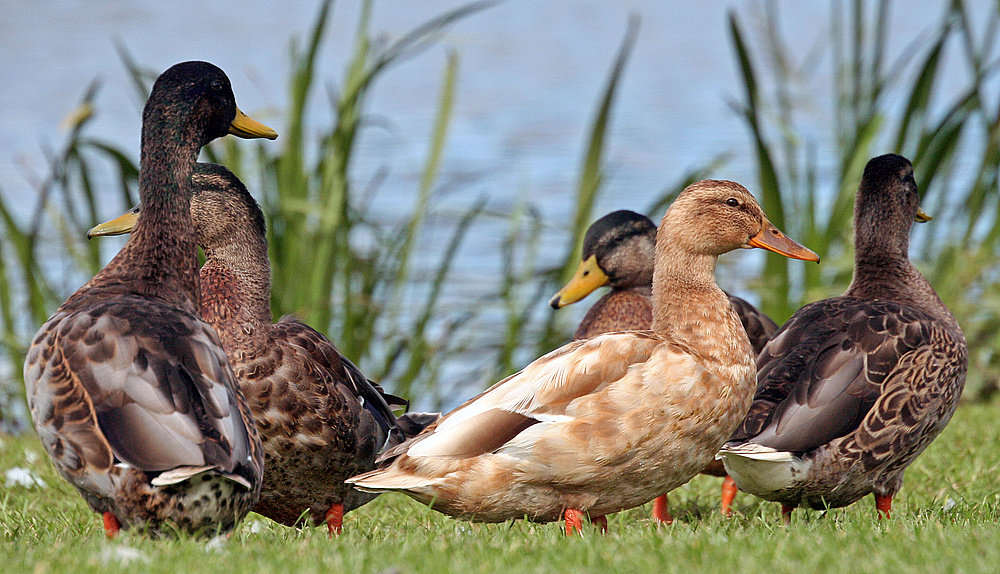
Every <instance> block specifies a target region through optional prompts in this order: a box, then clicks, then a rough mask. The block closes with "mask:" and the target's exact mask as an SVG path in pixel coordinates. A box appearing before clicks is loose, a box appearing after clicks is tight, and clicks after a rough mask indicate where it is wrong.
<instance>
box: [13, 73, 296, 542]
mask: <svg viewBox="0 0 1000 574" xmlns="http://www.w3.org/2000/svg"><path fill="white" fill-rule="evenodd" d="M226 133H233V134H235V135H239V136H241V137H269V138H274V137H276V134H275V133H274V131H273V130H271V129H270V128H268V127H266V126H264V125H262V124H259V123H257V122H255V121H253V120H251V119H249V118H247V117H246V116H245V115H243V113H242V112H240V111H239V110H238V109H237V107H236V103H235V98H234V97H233V91H232V88H231V87H230V84H229V79H228V78H227V77H226V75H225V74H224V73H223V72H222V70H220V69H218V68H216V67H215V66H213V65H211V64H208V63H205V62H185V63H181V64H177V65H176V66H173V67H172V68H170V69H169V70H167V71H166V72H164V73H163V74H162V75H161V76H160V77H159V78H158V79H157V80H156V82H155V84H154V85H153V90H152V93H151V94H150V96H149V100H148V101H147V102H146V105H145V108H144V110H143V114H142V150H141V157H140V165H141V167H140V171H139V196H140V197H141V198H142V201H143V203H144V204H145V205H147V206H148V208H147V209H146V211H144V212H143V215H142V217H141V218H140V220H139V223H138V225H137V227H136V230H135V233H134V234H133V235H132V237H131V238H130V239H129V241H128V242H127V243H126V244H125V246H124V248H122V250H121V251H120V252H119V253H118V255H117V256H116V257H115V258H114V259H112V261H111V262H110V263H108V265H107V266H106V267H105V268H104V269H103V270H101V271H100V272H99V273H98V274H97V275H95V276H94V278H93V279H91V280H90V281H89V282H88V283H87V284H86V285H84V286H83V287H81V288H80V289H79V290H78V291H77V292H76V293H74V294H73V295H72V296H71V297H70V298H69V299H68V300H67V301H66V302H65V303H63V304H62V306H60V307H59V309H58V310H57V311H56V312H55V314H54V315H52V317H50V318H49V320H48V321H47V322H46V323H45V324H44V325H42V327H41V329H39V331H38V333H37V334H36V335H35V338H34V340H33V341H32V343H31V346H30V347H29V349H28V353H27V359H26V361H25V365H24V380H25V386H26V387H27V396H28V403H29V406H30V409H31V416H32V419H33V420H34V424H35V429H36V430H37V431H38V434H39V436H40V437H41V439H42V443H43V444H44V446H45V449H46V451H47V452H48V453H49V456H50V457H51V458H52V461H53V463H54V464H55V467H56V469H57V470H58V471H59V473H60V474H61V475H62V476H63V477H64V478H66V480H68V481H69V482H70V483H72V484H73V485H74V486H75V487H76V488H77V490H79V491H80V494H82V495H83V497H84V499H85V500H86V501H87V503H88V504H89V505H90V507H91V508H92V509H93V510H94V511H95V512H98V513H101V514H102V515H103V517H104V525H105V530H106V532H107V534H108V535H109V536H113V535H114V534H115V533H117V531H118V529H119V528H133V527H135V528H140V529H144V530H146V531H147V532H149V533H150V534H152V535H159V534H163V533H167V532H173V531H175V530H180V531H184V532H189V533H206V534H207V533H215V532H226V531H228V530H230V529H232V528H233V527H234V526H235V525H236V524H237V523H238V522H239V521H240V520H241V519H242V518H243V516H244V515H246V513H247V512H249V511H250V508H251V507H253V505H254V504H255V503H256V501H257V497H258V494H259V492H260V484H261V474H262V465H263V453H262V451H261V445H260V439H259V437H258V435H257V430H256V428H255V427H254V425H253V421H252V419H251V418H250V413H249V409H248V408H247V403H246V400H245V399H244V398H243V395H242V393H240V391H239V388H238V387H237V385H236V378H235V376H234V375H233V371H232V368H231V367H230V365H229V361H228V360H226V355H225V353H224V352H223V350H222V346H221V343H220V342H219V337H218V336H217V335H216V333H215V331H214V330H213V329H212V328H211V327H210V326H209V325H208V324H207V323H206V322H204V321H203V320H201V318H200V317H199V316H198V302H199V297H198V290H199V286H198V259H197V248H196V246H195V242H194V230H193V226H192V224H191V215H190V209H189V197H190V190H189V186H190V178H191V172H192V170H193V168H194V165H195V159H196V157H197V155H198V151H199V150H200V149H201V147H202V146H204V145H205V144H207V143H208V142H209V141H211V140H213V139H215V138H218V137H221V136H223V135H225V134H226Z"/></svg>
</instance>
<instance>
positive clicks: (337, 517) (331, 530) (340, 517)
mask: <svg viewBox="0 0 1000 574" xmlns="http://www.w3.org/2000/svg"><path fill="white" fill-rule="evenodd" d="M326 528H327V538H333V537H334V536H340V532H341V531H342V530H343V529H344V505H343V504H340V503H333V504H331V505H330V509H329V510H327V511H326Z"/></svg>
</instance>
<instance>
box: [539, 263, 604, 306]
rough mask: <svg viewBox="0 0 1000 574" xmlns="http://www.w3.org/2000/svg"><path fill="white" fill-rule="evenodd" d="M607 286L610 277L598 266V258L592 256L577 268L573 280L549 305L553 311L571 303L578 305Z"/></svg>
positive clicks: (550, 300)
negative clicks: (597, 290)
mask: <svg viewBox="0 0 1000 574" xmlns="http://www.w3.org/2000/svg"><path fill="white" fill-rule="evenodd" d="M607 284H608V276H607V275H605V273H604V271H602V270H601V268H600V266H599V265H597V257H595V256H593V255H591V256H590V257H589V258H587V259H585V260H584V261H581V262H580V266H579V267H577V268H576V273H574V274H573V278H572V279H570V280H569V283H567V284H566V286H565V287H563V288H562V289H560V290H559V292H558V293H556V294H555V295H554V296H553V297H552V299H549V305H551V306H552V308H553V309H558V308H560V307H565V306H566V305H569V304H570V303H576V302H577V301H579V300H580V299H583V298H584V297H586V296H587V295H590V294H591V293H593V292H594V290H596V289H597V288H599V287H603V286H604V285H607Z"/></svg>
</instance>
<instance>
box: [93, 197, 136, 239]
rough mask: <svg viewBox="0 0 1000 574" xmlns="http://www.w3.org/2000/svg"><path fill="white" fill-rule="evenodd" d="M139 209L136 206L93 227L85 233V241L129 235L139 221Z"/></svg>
mask: <svg viewBox="0 0 1000 574" xmlns="http://www.w3.org/2000/svg"><path fill="white" fill-rule="evenodd" d="M140 208H141V206H139V205H137V206H135V207H133V208H132V209H130V210H128V211H126V212H125V213H123V214H121V215H119V216H118V217H116V218H114V219H112V220H111V221H105V222H104V223H101V224H99V225H95V226H94V227H92V228H91V229H90V231H88V232H87V239H93V238H94V237H98V236H101V237H106V236H111V235H124V234H126V233H131V232H132V229H134V228H135V224H136V222H138V221H139V211H140Z"/></svg>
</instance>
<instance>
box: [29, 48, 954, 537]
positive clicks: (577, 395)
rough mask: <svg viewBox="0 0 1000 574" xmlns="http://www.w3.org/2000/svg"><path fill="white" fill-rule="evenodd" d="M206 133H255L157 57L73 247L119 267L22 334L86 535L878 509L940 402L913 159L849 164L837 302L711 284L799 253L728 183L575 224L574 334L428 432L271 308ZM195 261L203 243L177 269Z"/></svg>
mask: <svg viewBox="0 0 1000 574" xmlns="http://www.w3.org/2000/svg"><path fill="white" fill-rule="evenodd" d="M226 134H233V135H236V136H238V137H242V138H268V139H274V138H275V137H277V134H276V133H275V132H274V131H273V130H272V129H270V128H268V127H267V126H265V125H263V124H260V123H259V122H257V121H255V120H253V119H251V118H249V117H247V116H246V115H244V114H243V113H242V112H241V111H240V110H239V109H238V108H237V107H236V103H235V97H234V95H233V91H232V88H231V87H230V83H229V79H228V78H227V77H226V75H225V73H223V71H222V70H220V69H219V68H217V67H215V66H213V65H212V64H208V63H206V62H184V63H181V64H177V65H175V66H173V67H171V68H170V69H168V70H167V71H165V72H164V73H163V74H162V75H161V76H160V77H159V78H158V79H157V80H156V83H155V84H154V86H153V89H152V92H151V94H150V96H149V99H148V101H147V102H146V105H145V108H144V110H143V115H142V144H141V145H142V149H141V157H140V173H139V197H140V200H141V204H140V206H137V207H136V208H134V209H133V210H131V211H130V212H128V213H126V214H125V215H123V216H121V217H119V218H117V219H115V220H112V221H110V222H108V223H105V224H101V225H99V226H97V227H95V228H94V229H92V230H91V231H90V235H91V236H95V235H113V234H118V233H131V236H130V238H129V239H128V241H127V242H126V244H125V246H124V247H123V248H122V250H121V251H120V252H119V253H118V254H117V255H116V256H115V257H114V258H113V259H112V260H111V262H110V263H108V265H107V266H106V267H105V268H104V269H103V270H101V271H100V272H99V273H98V274H97V275H95V276H94V277H93V278H92V279H91V280H90V281H89V282H87V284H85V285H84V286H82V287H81V288H80V289H79V290H77V292H76V293H74V294H73V295H72V296H71V297H70V298H69V299H68V300H66V302H65V303H63V304H62V306H60V307H59V309H58V310H57V311H56V312H55V314H53V315H52V317H50V318H49V320H48V321H47V322H46V323H45V324H44V325H42V326H41V328H40V329H39V330H38V333H37V334H36V335H35V337H34V340H33V341H32V343H31V346H30V348H29V350H28V353H27V358H26V361H25V365H24V379H25V385H26V387H27V396H28V401H29V405H30V409H31V416H32V419H33V421H34V425H35V429H36V430H37V432H38V434H39V436H40V437H41V439H42V442H43V444H44V446H45V449H46V451H47V452H48V454H49V456H50V457H51V458H52V461H53V463H54V464H55V467H56V469H57V470H58V471H59V473H60V474H61V475H62V476H63V477H64V478H65V479H66V480H68V481H69V482H70V483H72V484H73V485H74V486H75V487H76V488H77V490H79V492H80V494H81V495H82V496H83V498H84V499H85V500H86V501H87V503H88V504H89V505H90V507H91V508H92V509H93V510H94V511H95V512H97V513H98V514H101V515H102V518H103V522H104V528H105V532H106V533H107V535H108V536H114V535H115V534H116V533H117V532H118V531H119V530H120V529H123V528H124V529H129V528H133V529H137V530H139V531H141V532H144V533H147V534H149V535H151V536H159V535H163V534H174V533H178V532H180V533H187V534H193V535H213V534H218V533H225V532H228V531H230V530H232V529H233V528H234V527H235V526H236V525H237V524H238V523H239V522H240V520H241V519H242V518H243V517H244V516H246V514H247V513H248V512H250V511H251V510H253V511H255V512H258V513H260V514H262V515H264V516H266V517H268V518H271V519H272V520H275V521H276V522H279V523H281V524H285V525H288V526H303V525H306V524H310V523H311V524H314V525H317V526H319V525H324V524H325V525H326V527H327V528H328V531H329V533H330V535H334V534H336V533H339V532H340V531H341V528H342V526H343V516H344V513H345V512H348V511H350V510H352V509H354V508H357V507H359V506H361V505H363V504H365V503H366V502H368V501H369V500H371V499H372V498H373V497H374V496H376V495H377V493H380V492H387V491H398V492H402V493H404V494H406V495H408V496H410V497H411V498H413V499H415V500H417V501H419V502H422V503H424V504H427V505H429V506H430V507H431V508H433V509H434V510H437V511H439V512H442V513H445V514H447V515H449V516H453V517H455V518H460V519H465V520H473V521H480V522H502V521H506V520H510V519H520V518H524V519H527V520H532V521H536V522H552V521H559V520H564V521H565V528H566V533H567V534H573V533H582V532H583V530H584V519H587V520H589V521H590V522H592V523H594V524H597V525H599V526H600V527H601V528H605V529H606V528H607V520H606V516H607V515H608V514H610V513H614V512H618V511H621V510H625V509H627V508H632V507H636V506H640V505H642V504H645V503H647V502H649V501H651V500H654V499H655V501H654V504H653V519H654V520H655V521H658V522H670V521H671V517H670V513H669V510H668V505H667V499H666V494H667V493H668V492H669V491H671V490H673V489H674V488H677V487H678V486H680V485H682V484H684V483H686V482H687V481H688V480H690V479H691V478H692V477H694V476H695V475H697V474H698V473H707V474H713V475H717V476H724V477H725V479H724V481H723V483H722V504H721V506H722V511H723V512H724V513H729V508H730V505H731V503H732V501H733V498H734V497H735V496H736V495H737V493H738V491H740V490H742V491H744V492H746V493H749V494H752V495H754V496H758V497H761V498H763V499H765V500H771V501H775V502H780V503H781V505H782V515H783V517H784V518H785V519H786V520H787V519H788V516H789V514H790V513H791V511H792V510H793V509H794V508H796V507H798V506H806V507H810V508H814V509H826V508H834V507H840V506H846V505H849V504H852V503H854V502H856V501H857V500H859V499H861V498H862V497H864V496H866V495H868V494H873V495H874V497H875V506H876V509H877V512H878V513H879V515H880V516H884V517H888V516H889V514H890V511H891V504H892V498H893V496H895V495H896V493H897V492H899V490H900V488H901V487H902V484H903V474H904V472H905V471H906V468H907V467H908V466H909V465H910V464H911V463H912V462H913V461H914V459H916V457H917V456H918V455H919V454H920V453H921V452H922V451H923V450H924V448H926V447H927V445H928V444H930V442H931V441H933V440H934V438H935V437H937V435H938V434H939V433H940V432H941V431H942V430H943V429H944V427H945V426H946V425H947V424H948V421H949V420H950V419H951V416H952V414H953V413H954V412H955V407H956V406H957V404H958V400H959V397H960V395H961V393H962V388H963V386H964V384H965V375H966V370H967V367H968V350H967V347H966V342H965V338H964V336H963V334H962V330H961V328H960V327H959V325H958V323H957V322H956V321H955V318H954V317H953V316H952V314H951V313H950V312H949V311H948V309H947V308H946V307H945V306H944V304H943V303H942V302H941V300H940V299H939V298H938V296H937V294H936V293H935V292H934V289H933V288H932V287H931V285H930V284H929V283H928V282H927V281H926V280H925V279H924V278H923V276H921V274H920V273H919V272H918V271H917V270H916V268H915V267H914V266H913V265H912V264H911V263H910V260H909V257H908V243H909V230H910V226H911V225H912V224H913V222H914V221H917V222H921V221H926V220H928V219H930V217H929V216H928V215H927V214H925V213H924V212H923V211H922V210H921V209H920V205H919V199H920V198H919V193H918V190H917V186H916V183H915V181H914V179H913V167H912V166H911V165H910V162H909V161H907V160H906V159H905V158H903V157H900V156H898V155H893V154H889V155H883V156H880V157H876V158H874V159H872V160H871V161H869V162H868V165H867V166H866V167H865V170H864V174H863V175H862V178H861V182H860V185H859V187H858V193H857V197H856V201H855V208H854V224H855V226H854V229H855V257H854V276H853V280H852V282H851V285H850V287H849V288H848V290H847V291H846V292H845V293H844V294H843V295H842V296H840V297H834V298H831V299H826V300H823V301H817V302H814V303H811V304H809V305H806V306H805V307H803V308H802V309H800V310H799V311H797V312H796V313H795V314H794V315H793V316H792V318H791V319H789V320H788V321H787V322H786V323H785V324H784V325H782V326H780V327H779V326H777V325H776V324H775V323H774V322H773V321H772V320H771V319H770V318H768V317H767V316H766V315H764V314H763V313H761V312H760V311H758V310H757V309H755V308H754V307H753V306H752V305H750V304H749V303H747V302H746V301H744V300H742V299H739V298H738V297H734V296H732V295H729V294H727V293H725V292H724V291H722V290H721V289H720V288H719V287H718V285H716V282H715V265H716V260H717V258H718V257H719V256H720V255H722V254H724V253H727V252H729V251H732V250H735V249H740V248H743V249H749V248H761V249H766V250H768V251H772V252H774V253H775V254H777V255H783V256H785V257H789V258H793V259H801V260H804V261H819V257H818V256H817V255H816V254H815V253H813V252H812V251H810V250H809V249H807V248H806V247H804V246H802V245H800V244H798V243H796V242H795V241H793V240H792V239H790V238H789V237H787V236H785V235H784V234H783V233H782V232H781V231H780V230H779V229H778V228H776V227H775V226H774V225H773V224H771V223H770V221H768V219H767V216H766V215H765V214H764V212H763V211H762V210H761V208H760V206H759V205H758V203H757V201H756V200H755V199H754V197H753V195H751V193H750V192H749V191H747V189H746V188H744V187H743V186H742V185H740V184H738V183H735V182H732V181H723V180H704V181H700V182H697V183H694V184H692V185H690V186H688V187H687V188H686V189H685V190H684V191H683V192H681V194H680V195H679V196H678V197H677V199H676V200H675V201H674V202H673V204H672V205H671V206H670V207H669V209H668V210H667V212H666V214H665V215H663V218H662V219H661V221H660V224H659V226H656V225H655V224H654V223H653V222H652V221H651V220H649V219H648V218H646V217H644V216H642V215H639V214H637V213H633V212H630V211H616V212H614V213H611V214H609V215H607V216H605V217H603V218H601V219H600V220H598V221H597V222H595V223H594V224H593V225H592V226H591V228H590V229H589V230H588V232H587V235H586V237H585V242H584V246H583V257H582V260H581V263H580V267H579V270H578V271H577V273H576V275H575V276H574V277H573V279H572V280H571V281H570V283H569V284H567V285H566V286H565V287H564V288H563V289H562V290H560V291H559V293H557V294H556V295H555V296H554V297H553V298H552V300H551V302H550V303H551V305H552V306H553V307H555V308H559V307H562V306H564V305H568V304H571V303H573V302H575V301H578V300H580V299H582V298H583V297H585V296H586V295H588V294H589V293H591V292H593V291H594V290H596V289H598V288H600V287H602V286H609V287H610V288H611V289H610V291H609V292H608V293H607V294H606V295H604V297H602V298H601V299H600V300H599V301H598V302H597V303H596V304H595V305H594V306H593V307H592V308H591V309H590V311H589V312H588V313H587V315H586V317H585V318H584V320H583V322H582V323H581V325H580V327H579V329H578V330H577V332H576V334H575V337H574V340H573V341H572V342H570V343H567V344H566V345H564V346H562V347H560V348H558V349H556V350H554V351H552V352H550V353H548V354H546V355H544V356H542V357H539V358H538V359H536V360H535V361H533V362H532V363H531V364H529V365H528V366H526V367H525V368H524V369H523V370H521V371H520V372H518V373H515V374H513V375H511V376H509V377H507V378H506V379H504V380H502V381H500V382H498V383H496V384H495V385H493V386H492V387H490V388H489V389H487V390H486V391H484V392H482V393H481V394H479V395H477V396H475V397H473V398H471V399H469V400H468V401H466V402H465V403H464V404H462V405H461V406H459V407H458V408H456V409H455V410H453V411H451V412H450V413H447V414H444V415H437V414H427V413H406V414H402V415H397V414H396V413H397V412H399V411H402V410H404V409H405V407H406V404H407V402H406V401H405V400H403V399H401V398H399V397H395V396H392V395H390V394H388V393H386V392H385V391H384V390H383V389H382V388H381V387H380V386H379V385H378V384H376V383H374V382H372V381H369V380H368V379H367V378H366V377H365V375H364V374H363V373H362V372H361V371H360V370H359V369H358V368H357V367H356V366H355V365H354V364H352V363H351V361H350V360H349V359H348V358H347V357H344V356H343V355H341V354H340V352H338V351H337V349H336V348H335V347H334V345H333V344H332V343H331V342H330V341H329V340H328V339H327V338H326V337H324V336H323V335H322V334H321V333H320V332H318V331H316V330H315V329H313V328H311V327H309V326H308V325H305V324H303V323H302V322H300V321H298V320H296V319H294V318H290V317H285V318H282V319H281V320H279V321H277V322H274V321H273V320H272V316H271V311H270V308H271V306H270V296H271V293H270V269H269V265H268V254H267V240H266V234H265V221H264V216H263V213H262V212H261V209H260V207H259V206H258V205H257V203H256V202H255V201H254V199H253V198H252V197H251V195H250V193H249V192H248V191H247V189H246V187H245V186H244V185H243V183H242V182H240V180H239V179H238V178H236V176H235V175H233V174H232V173H231V172H230V171H229V170H227V169H226V168H225V167H223V166H220V165H213V164H204V163H198V162H197V157H198V154H199V151H200V150H201V148H202V147H203V146H205V145H206V144H208V143H209V142H210V141H212V140H214V139H216V138H219V137H222V136H224V135H226ZM198 246H200V247H201V248H202V249H203V250H204V253H205V263H204V265H203V266H201V268H200V269H199V265H198Z"/></svg>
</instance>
